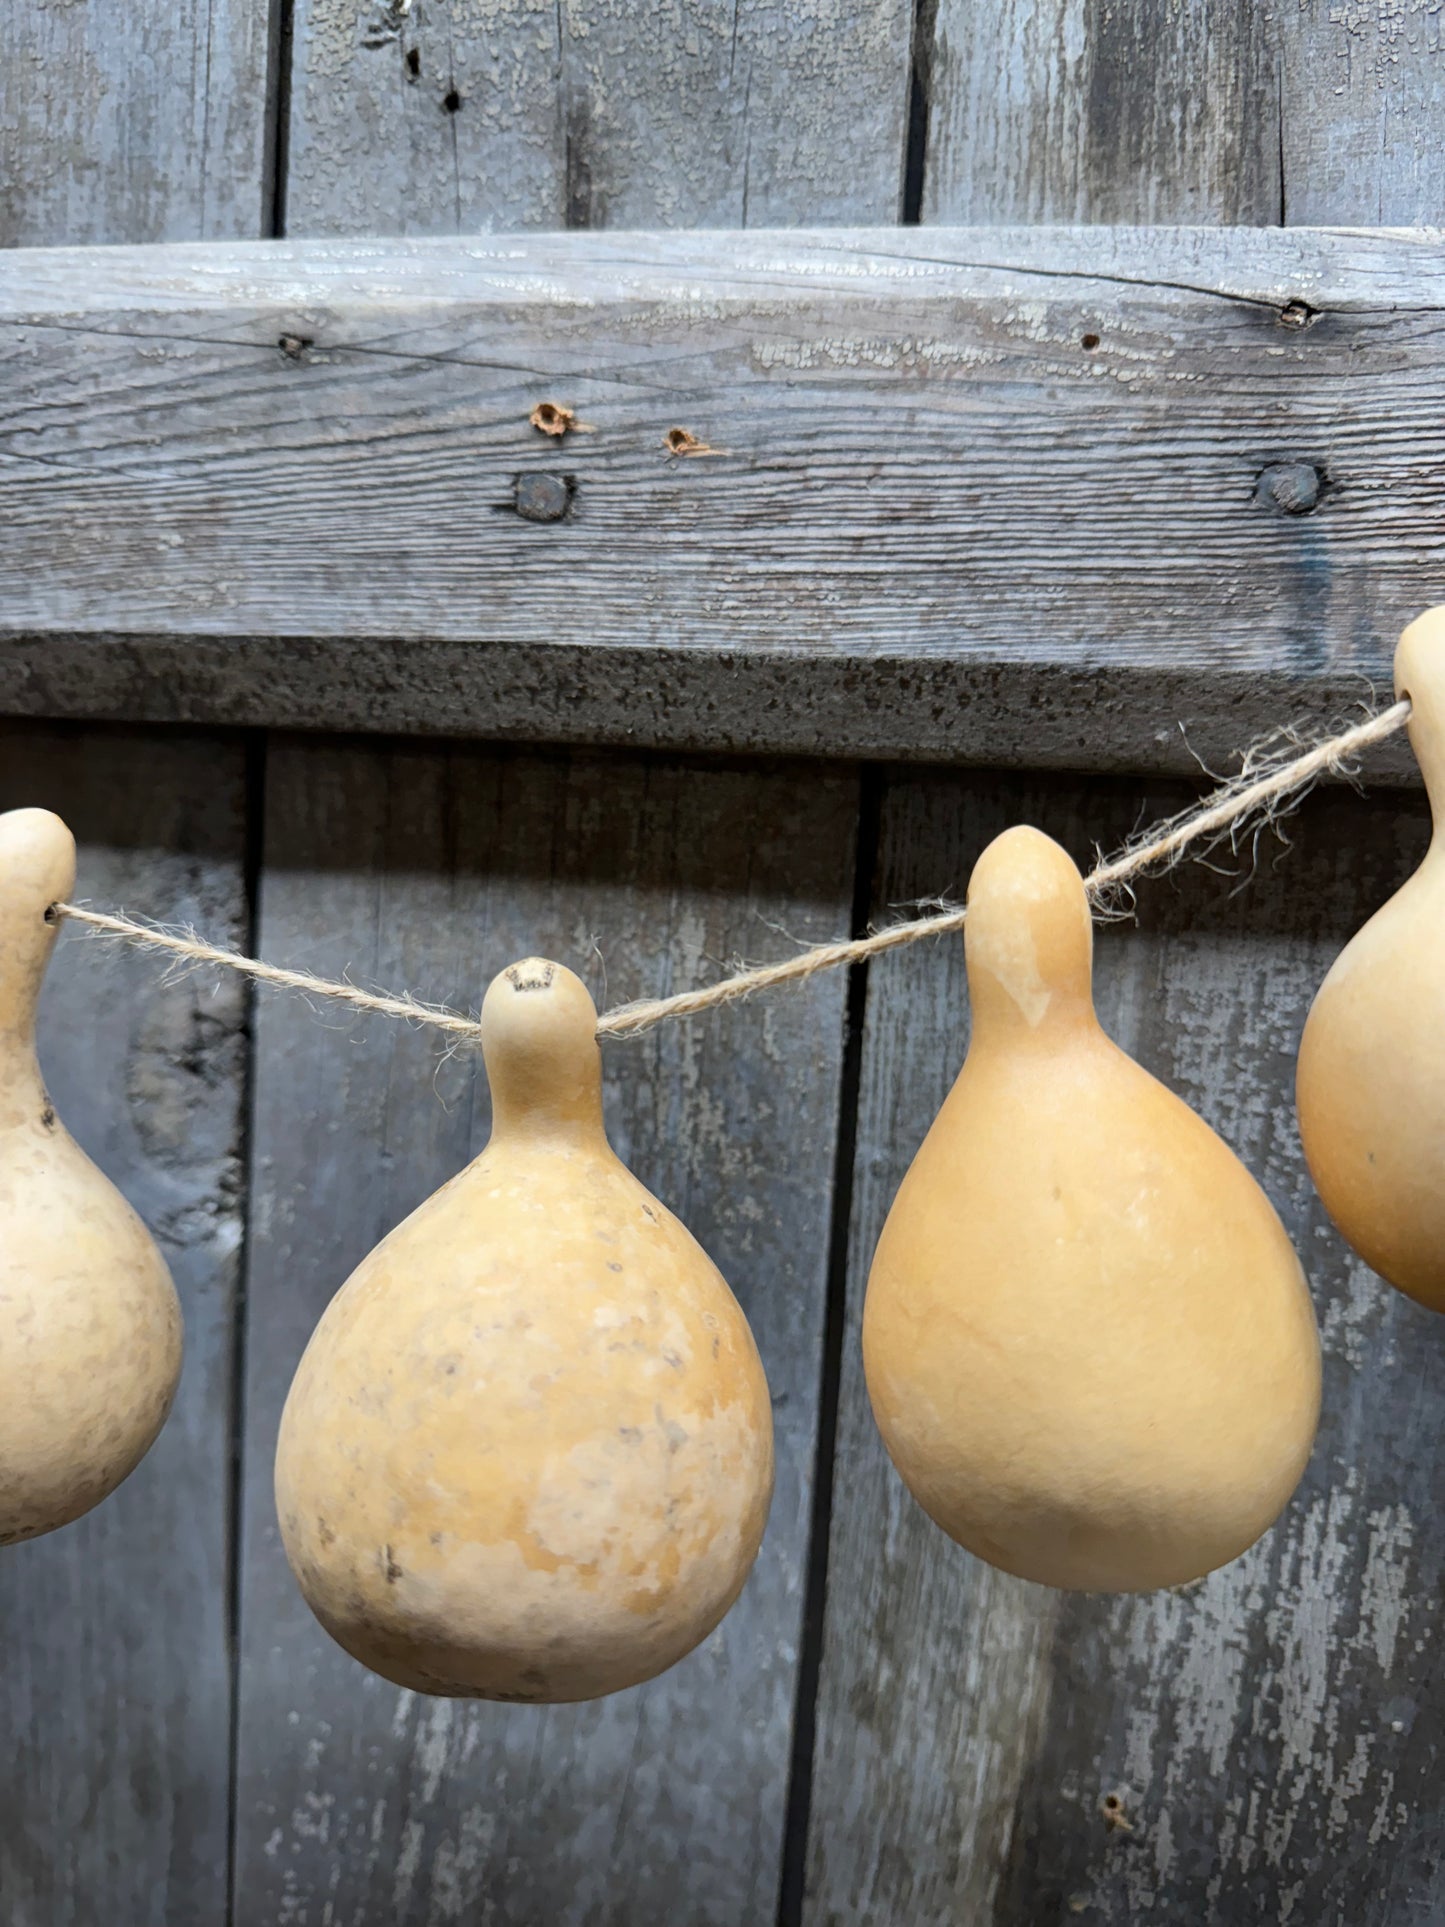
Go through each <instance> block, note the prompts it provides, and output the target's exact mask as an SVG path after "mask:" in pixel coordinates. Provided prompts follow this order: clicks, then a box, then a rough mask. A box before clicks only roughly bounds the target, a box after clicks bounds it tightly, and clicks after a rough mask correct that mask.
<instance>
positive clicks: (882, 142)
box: [286, 0, 913, 234]
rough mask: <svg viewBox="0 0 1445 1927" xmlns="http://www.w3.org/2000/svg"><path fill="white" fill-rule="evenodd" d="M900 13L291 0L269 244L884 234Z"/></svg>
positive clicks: (905, 22) (905, 60) (779, 1)
mask: <svg viewBox="0 0 1445 1927" xmlns="http://www.w3.org/2000/svg"><path fill="white" fill-rule="evenodd" d="M912 24H913V9H912V6H911V5H910V4H909V0H862V4H857V0H734V4H732V5H730V6H725V7H720V6H716V5H713V4H710V0H673V4H672V5H669V6H667V7H660V8H651V7H649V8H641V7H635V6H626V5H619V4H618V0H525V4H520V5H509V6H497V5H495V4H478V0H416V4H415V5H402V4H397V3H396V0H378V3H376V4H364V5H359V4H357V3H356V0H297V6H296V16H295V39H294V50H295V52H294V61H293V69H292V80H291V119H290V163H289V167H288V171H287V197H286V200H287V205H286V231H287V233H289V234H466V233H473V232H477V231H485V230H489V229H502V230H509V229H514V228H530V227H540V228H586V227H703V228H707V227H726V228H737V227H748V226H754V227H763V226H767V225H769V224H772V223H777V222H809V223H813V224H818V225H823V224H827V223H831V222H839V221H854V222H856V221H892V220H896V219H897V218H898V213H899V197H900V190H901V185H902V174H903V150H904V123H905V119H906V115H907V109H908V83H909V45H910V37H911V30H912Z"/></svg>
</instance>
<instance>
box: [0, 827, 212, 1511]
mask: <svg viewBox="0 0 1445 1927" xmlns="http://www.w3.org/2000/svg"><path fill="white" fill-rule="evenodd" d="M74 887H75V842H74V839H73V838H72V836H71V834H70V832H69V830H68V829H67V828H66V827H65V825H64V824H63V823H62V822H61V820H60V818H59V817H58V816H52V815H51V813H50V812H49V811H48V810H12V811H10V812H9V813H8V814H6V815H3V816H0V1545H8V1544H13V1543H14V1542H16V1541H18V1540H21V1539H32V1538H35V1537H36V1536H37V1535H38V1534H40V1533H42V1532H50V1531H53V1530H54V1528H55V1527H57V1526H63V1525H67V1524H68V1523H69V1522H70V1521H71V1520H72V1519H78V1518H79V1517H80V1516H81V1514H82V1513H84V1512H88V1511H89V1510H90V1508H91V1507H92V1506H94V1505H98V1504H99V1502H100V1501H101V1500H102V1499H103V1498H105V1497H106V1496H107V1494H108V1493H110V1492H112V1491H113V1490H114V1489H115V1487H116V1486H118V1485H119V1484H120V1482H121V1480H122V1479H124V1478H125V1477H126V1476H127V1474H128V1473H130V1472H132V1471H133V1470H134V1469H135V1467H136V1466H137V1465H138V1464H139V1463H140V1461H141V1459H142V1458H143V1457H144V1456H145V1454H146V1452H147V1451H148V1450H149V1448H150V1445H151V1443H152V1441H153V1440H154V1439H155V1437H156V1434H157V1433H158V1432H159V1431H160V1429H161V1426H162V1425H163V1424H164V1422H165V1418H166V1414H167V1413H168V1412H169V1410H170V1407H171V1400H172V1398H173V1397H174V1395H175V1389H176V1381H177V1379H178V1377H179V1375H180V1367H181V1312H180V1305H179V1303H178V1302H177V1299H176V1292H175V1287H174V1285H173V1284H172V1283H171V1278H170V1273H169V1272H168V1271H167V1270H166V1266H165V1261H164V1260H163V1259H162V1257H161V1255H160V1253H159V1252H158V1251H157V1250H156V1248H155V1245H154V1244H153V1243H152V1242H151V1239H150V1235H149V1233H148V1232H147V1231H146V1228H145V1226H144V1225H143V1224H142V1223H141V1221H140V1219H139V1218H138V1217H137V1216H136V1214H135V1212H134V1211H132V1209H131V1207H130V1206H129V1205H128V1204H127V1203H126V1201H125V1199H124V1198H123V1197H122V1196H121V1195H120V1193H119V1192H118V1191H117V1190H116V1189H115V1187H114V1186H113V1185H112V1184H111V1183H110V1182H109V1180H108V1179H107V1178H105V1177H103V1176H102V1175H101V1173H100V1172H99V1171H98V1170H97V1169H96V1168H95V1166H94V1165H93V1164H92V1163H91V1162H90V1159H89V1158H88V1157H86V1155H85V1153H84V1152H83V1151H82V1150H81V1149H80V1147H79V1145H77V1144H76V1143H75V1141H74V1139H73V1138H72V1137H71V1136H70V1134H69V1132H68V1131H67V1130H66V1128H65V1126H64V1125H63V1124H62V1123H61V1121H60V1119H59V1118H58V1117H57V1116H56V1115H55V1107H54V1105H53V1104H52V1103H51V1102H50V1099H49V1098H48V1097H47V1095H46V1092H45V1086H44V1084H43V1083H42V1081H41V1076H40V1065H39V1063H38V1061H37V1059H36V1054H35V1018H36V1006H37V1004H38V1002H39V997H40V985H41V979H42V978H43V976H44V974H45V967H46V965H47V963H48V962H49V960H50V953H51V951H52V949H53V948H54V946H55V939H56V936H57V935H58V930H57V927H56V926H55V924H54V923H53V921H51V920H50V918H49V917H48V914H47V913H48V912H49V910H50V906H51V905H52V904H54V903H57V902H59V901H61V900H63V899H64V898H66V897H68V896H69V895H70V894H71V893H72V891H73V889H74Z"/></svg>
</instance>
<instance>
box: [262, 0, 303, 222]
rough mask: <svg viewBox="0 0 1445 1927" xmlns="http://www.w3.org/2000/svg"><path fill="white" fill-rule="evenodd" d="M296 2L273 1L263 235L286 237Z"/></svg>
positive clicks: (263, 164)
mask: <svg viewBox="0 0 1445 1927" xmlns="http://www.w3.org/2000/svg"><path fill="white" fill-rule="evenodd" d="M295 29H296V10H295V0H272V11H271V47H270V59H269V62H268V71H267V75H266V109H267V111H266V148H265V153H264V155H263V156H262V162H261V234H262V238H263V239H265V240H268V241H279V240H282V239H284V238H285V234H286V189H287V176H288V174H289V172H290V164H291V68H292V62H293V60H294V57H295V52H294V50H295Z"/></svg>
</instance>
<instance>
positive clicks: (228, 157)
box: [0, 0, 272, 247]
mask: <svg viewBox="0 0 1445 1927" xmlns="http://www.w3.org/2000/svg"><path fill="white" fill-rule="evenodd" d="M271 13H272V8H271V5H270V0H226V4H225V5H224V6H216V5H214V4H211V0H171V3H170V4H165V5H163V4H161V0H129V3H128V4H127V5H125V6H121V7H93V6H74V5H59V6H45V5H41V6H16V7H11V8H9V9H7V18H6V22H5V27H6V32H5V52H4V70H3V77H0V247H52V246H57V245H59V244H60V243H62V242H71V243H76V244H81V243H86V242H99V241H193V240H205V239H212V240H226V239H230V238H244V237H249V236H252V235H257V234H263V233H264V232H265V231H266V230H265V226H264V218H263V217H264V216H265V215H266V214H267V213H268V212H269V209H268V208H267V206H266V197H267V185H268V184H267V181H266V152H265V146H266V95H267V57H268V51H269V45H270V37H271Z"/></svg>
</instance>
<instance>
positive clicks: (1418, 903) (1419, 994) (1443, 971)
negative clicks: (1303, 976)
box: [1295, 608, 1445, 1311]
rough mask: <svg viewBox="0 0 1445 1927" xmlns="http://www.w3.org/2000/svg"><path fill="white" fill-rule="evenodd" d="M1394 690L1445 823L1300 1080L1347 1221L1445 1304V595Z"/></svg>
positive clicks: (1303, 1109)
mask: <svg viewBox="0 0 1445 1927" xmlns="http://www.w3.org/2000/svg"><path fill="white" fill-rule="evenodd" d="M1395 693H1396V695H1397V696H1401V697H1408V698H1409V699H1410V704H1411V711H1410V722H1409V730H1410V742H1411V745H1412V747H1413V749H1414V751H1415V757H1416V760H1417V761H1418V763H1419V765H1420V768H1421V771H1422V773H1423V774H1424V777H1425V787H1426V789H1427V791H1428V792H1429V797H1430V804H1431V808H1432V810H1433V812H1434V817H1435V834H1434V838H1433V840H1432V842H1431V844H1430V847H1429V849H1428V850H1427V851H1426V853H1425V860H1424V862H1423V863H1422V864H1421V865H1420V867H1419V869H1418V870H1417V871H1416V872H1415V874H1414V875H1413V876H1412V877H1411V878H1410V880H1409V881H1408V883H1406V884H1404V886H1403V887H1402V888H1401V889H1399V890H1398V891H1396V893H1395V895H1394V896H1393V897H1391V898H1390V901H1389V902H1388V903H1387V904H1386V905H1385V906H1384V908H1383V909H1381V910H1377V911H1376V912H1375V914H1374V916H1373V917H1371V919H1370V921H1369V922H1368V923H1367V924H1366V925H1365V927H1364V929H1363V930H1361V931H1359V932H1358V933H1357V934H1356V935H1355V936H1354V937H1352V938H1351V940H1350V942H1349V943H1348V944H1347V945H1346V947H1345V948H1344V950H1343V951H1341V953H1340V955H1339V956H1338V957H1337V958H1336V959H1335V961H1334V964H1333V965H1332V966H1331V969H1330V972H1329V975H1328V976H1327V977H1326V978H1325V980H1324V982H1323V983H1322V984H1321V985H1320V989H1319V994H1318V995H1317V996H1316V998H1315V1001H1314V1005H1313V1007H1312V1008H1311V1010H1310V1014H1309V1017H1308V1019H1307V1021H1306V1023H1305V1028H1304V1035H1303V1037H1302V1038H1301V1039H1300V1052H1299V1067H1298V1077H1297V1082H1296V1093H1295V1094H1296V1100H1297V1105H1298V1111H1299V1127H1300V1138H1301V1141H1302V1143H1303V1145H1304V1153H1305V1161H1306V1162H1307V1163H1308V1165H1309V1168H1310V1176H1311V1177H1312V1178H1313V1179H1314V1181H1315V1188H1316V1189H1317V1190H1318V1192H1319V1194H1320V1197H1321V1198H1322V1200H1323V1201H1324V1206H1325V1209H1326V1210H1327V1211H1328V1212H1329V1214H1330V1216H1331V1217H1332V1218H1333V1219H1334V1221H1335V1223H1336V1225H1337V1226H1338V1227H1339V1229H1340V1230H1341V1231H1342V1232H1343V1233H1344V1235H1345V1237H1346V1238H1347V1239H1348V1240H1349V1242H1350V1244H1352V1245H1353V1246H1354V1248H1355V1250H1356V1251H1357V1252H1358V1253H1359V1254H1360V1256H1361V1257H1362V1258H1363V1259H1364V1260H1365V1262H1366V1263H1367V1264H1368V1265H1371V1266H1373V1267H1374V1269H1375V1270H1376V1271H1378V1272H1379V1273H1380V1275H1381V1277H1383V1278H1387V1279H1388V1280H1389V1282H1390V1283H1391V1284H1392V1285H1395V1286H1398V1288H1399V1289H1400V1290H1401V1291H1403V1292H1406V1293H1408V1295H1409V1296H1410V1297H1411V1298H1416V1299H1418V1300H1419V1302H1420V1303H1421V1304H1422V1305H1428V1306H1429V1307H1430V1308H1431V1309H1432V1310H1433V1311H1445V608H1440V609H1430V610H1428V611H1427V612H1426V613H1425V614H1424V615H1423V616H1421V617H1420V618H1419V620H1418V621H1416V622H1412V623H1411V624H1410V626H1409V628H1408V629H1407V630H1406V631H1405V633H1404V634H1403V635H1402V636H1401V638H1400V642H1399V646H1398V648H1397V649H1396V651H1395Z"/></svg>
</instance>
